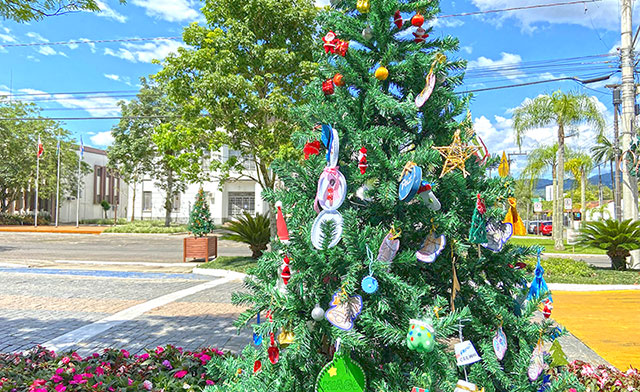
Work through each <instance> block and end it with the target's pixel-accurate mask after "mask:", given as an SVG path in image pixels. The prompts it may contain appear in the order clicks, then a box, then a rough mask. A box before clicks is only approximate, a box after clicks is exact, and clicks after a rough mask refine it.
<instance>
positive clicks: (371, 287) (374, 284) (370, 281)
mask: <svg viewBox="0 0 640 392" xmlns="http://www.w3.org/2000/svg"><path fill="white" fill-rule="evenodd" d="M367 261H368V262H369V275H367V276H365V277H364V278H363V279H362V282H361V286H362V290H363V291H364V292H365V293H367V294H373V293H375V292H376V291H378V280H377V279H376V278H375V277H374V276H373V262H374V261H375V259H374V256H373V252H372V251H371V249H370V248H369V245H367Z"/></svg>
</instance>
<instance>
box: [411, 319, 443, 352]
mask: <svg viewBox="0 0 640 392" xmlns="http://www.w3.org/2000/svg"><path fill="white" fill-rule="evenodd" d="M409 323H410V325H409V331H407V347H409V349H410V350H414V351H417V352H419V353H430V352H431V351H433V349H434V348H435V347H436V331H435V329H433V323H432V321H431V319H426V320H424V321H422V320H410V321H409Z"/></svg>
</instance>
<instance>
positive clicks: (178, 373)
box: [173, 370, 188, 378]
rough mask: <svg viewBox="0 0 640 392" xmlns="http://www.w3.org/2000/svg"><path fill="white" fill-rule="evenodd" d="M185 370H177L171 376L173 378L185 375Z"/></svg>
mask: <svg viewBox="0 0 640 392" xmlns="http://www.w3.org/2000/svg"><path fill="white" fill-rule="evenodd" d="M187 373H188V372H187V371H186V370H180V371H179V372H177V373H176V374H174V375H173V377H175V378H182V377H184V376H186V375H187Z"/></svg>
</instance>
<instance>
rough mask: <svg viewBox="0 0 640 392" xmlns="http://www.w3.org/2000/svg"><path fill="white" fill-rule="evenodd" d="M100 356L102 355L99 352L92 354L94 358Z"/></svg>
mask: <svg viewBox="0 0 640 392" xmlns="http://www.w3.org/2000/svg"><path fill="white" fill-rule="evenodd" d="M99 356H100V354H98V353H93V355H92V357H94V358H98V357H99Z"/></svg>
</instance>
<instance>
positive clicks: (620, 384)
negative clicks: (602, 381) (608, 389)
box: [613, 380, 622, 387]
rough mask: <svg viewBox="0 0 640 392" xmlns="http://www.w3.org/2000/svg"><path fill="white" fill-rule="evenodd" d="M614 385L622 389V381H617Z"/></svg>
mask: <svg viewBox="0 0 640 392" xmlns="http://www.w3.org/2000/svg"><path fill="white" fill-rule="evenodd" d="M613 385H615V386H616V387H621V386H622V381H620V380H616V382H614V383H613Z"/></svg>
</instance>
